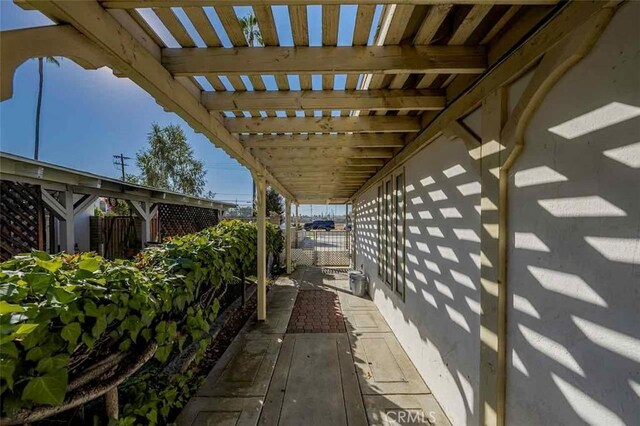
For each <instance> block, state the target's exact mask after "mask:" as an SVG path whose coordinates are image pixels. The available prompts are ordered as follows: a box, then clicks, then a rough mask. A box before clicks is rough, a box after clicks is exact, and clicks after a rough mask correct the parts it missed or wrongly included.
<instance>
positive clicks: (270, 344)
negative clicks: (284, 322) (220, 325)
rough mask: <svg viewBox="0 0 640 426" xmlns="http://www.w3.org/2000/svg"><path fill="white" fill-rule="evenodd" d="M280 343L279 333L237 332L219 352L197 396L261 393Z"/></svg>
mask: <svg viewBox="0 0 640 426" xmlns="http://www.w3.org/2000/svg"><path fill="white" fill-rule="evenodd" d="M281 343H282V335H281V334H265V335H263V336H254V337H249V336H247V335H246V334H244V333H243V334H239V335H238V337H237V338H236V339H235V340H234V341H233V343H232V344H231V345H230V346H229V348H228V349H227V350H226V351H225V353H224V354H223V355H222V357H221V358H220V360H219V361H218V363H217V364H216V365H215V367H214V368H213V370H211V373H209V375H208V376H207V378H206V379H205V381H204V383H203V384H202V386H201V387H200V389H199V390H198V392H197V394H196V395H197V396H264V395H266V393H267V388H268V387H269V382H270V381H271V374H272V373H273V369H274V368H275V364H276V360H277V358H278V352H279V351H280V345H281Z"/></svg>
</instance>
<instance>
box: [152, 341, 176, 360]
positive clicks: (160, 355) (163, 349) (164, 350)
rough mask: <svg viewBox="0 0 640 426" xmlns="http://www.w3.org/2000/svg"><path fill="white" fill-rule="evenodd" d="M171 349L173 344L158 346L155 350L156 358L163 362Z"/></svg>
mask: <svg viewBox="0 0 640 426" xmlns="http://www.w3.org/2000/svg"><path fill="white" fill-rule="evenodd" d="M172 349H173V344H172V343H170V344H168V345H166V346H160V347H159V348H158V350H157V351H156V355H155V357H156V359H157V360H158V361H160V362H165V361H166V360H167V358H169V355H171V350H172Z"/></svg>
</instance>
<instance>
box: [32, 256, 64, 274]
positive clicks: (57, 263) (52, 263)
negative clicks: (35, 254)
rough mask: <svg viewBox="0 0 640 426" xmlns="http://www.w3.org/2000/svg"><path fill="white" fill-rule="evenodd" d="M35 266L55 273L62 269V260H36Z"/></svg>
mask: <svg viewBox="0 0 640 426" xmlns="http://www.w3.org/2000/svg"><path fill="white" fill-rule="evenodd" d="M36 265H38V266H39V267H41V268H44V269H46V270H47V271H49V272H56V271H57V270H58V269H60V268H61V267H62V258H57V259H52V260H41V259H36Z"/></svg>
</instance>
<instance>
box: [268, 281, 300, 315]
mask: <svg viewBox="0 0 640 426" xmlns="http://www.w3.org/2000/svg"><path fill="white" fill-rule="evenodd" d="M297 294H298V290H296V289H294V288H290V287H282V288H277V289H273V290H271V291H269V295H268V297H267V311H279V310H291V309H293V305H294V303H296V296H297Z"/></svg>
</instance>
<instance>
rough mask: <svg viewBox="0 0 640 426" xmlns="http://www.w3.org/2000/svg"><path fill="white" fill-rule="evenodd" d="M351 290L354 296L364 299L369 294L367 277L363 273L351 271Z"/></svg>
mask: <svg viewBox="0 0 640 426" xmlns="http://www.w3.org/2000/svg"><path fill="white" fill-rule="evenodd" d="M349 288H350V289H351V293H353V295H354V296H358V297H364V296H365V295H366V294H367V290H368V289H367V277H366V276H365V275H364V272H361V271H349Z"/></svg>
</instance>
